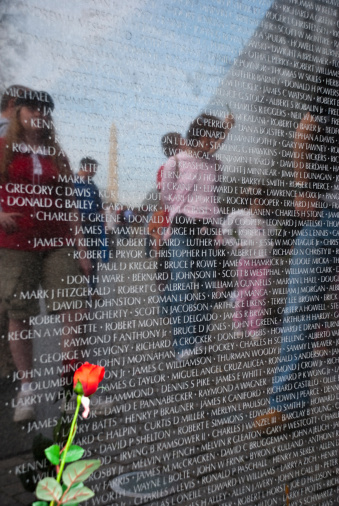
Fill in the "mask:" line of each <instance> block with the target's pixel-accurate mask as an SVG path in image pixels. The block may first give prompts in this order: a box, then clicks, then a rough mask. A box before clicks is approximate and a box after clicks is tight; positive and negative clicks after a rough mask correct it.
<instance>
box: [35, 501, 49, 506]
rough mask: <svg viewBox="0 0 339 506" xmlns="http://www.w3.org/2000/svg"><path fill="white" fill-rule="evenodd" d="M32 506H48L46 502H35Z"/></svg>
mask: <svg viewBox="0 0 339 506" xmlns="http://www.w3.org/2000/svg"><path fill="white" fill-rule="evenodd" d="M32 506H48V502H45V501H35V502H34V503H33V504H32Z"/></svg>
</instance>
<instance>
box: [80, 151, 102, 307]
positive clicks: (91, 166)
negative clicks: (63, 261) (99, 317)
mask: <svg viewBox="0 0 339 506" xmlns="http://www.w3.org/2000/svg"><path fill="white" fill-rule="evenodd" d="M97 170H98V162H97V161H96V160H94V159H93V158H90V157H86V158H82V160H81V161H80V169H79V171H78V174H77V175H78V176H79V179H77V181H76V182H75V183H74V187H75V194H76V197H77V200H78V209H79V212H80V213H81V221H82V227H83V234H84V236H85V239H86V246H87V248H88V250H89V251H91V255H90V256H91V263H92V273H91V276H90V287H91V289H92V291H93V290H95V288H96V285H97V274H98V259H99V258H100V259H101V260H103V261H106V260H107V256H108V245H107V238H106V234H105V228H104V226H103V224H102V223H101V222H100V220H97V219H94V217H96V218H98V215H101V214H103V209H102V200H101V197H100V194H99V190H98V187H97V186H96V184H95V183H94V182H93V178H94V176H95V175H96V173H97ZM90 217H91V218H90ZM92 298H94V299H95V298H99V296H98V295H97V294H95V293H94V294H93V295H92Z"/></svg>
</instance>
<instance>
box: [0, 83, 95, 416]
mask: <svg viewBox="0 0 339 506" xmlns="http://www.w3.org/2000/svg"><path fill="white" fill-rule="evenodd" d="M53 107H54V104H53V101H52V98H51V97H50V96H49V95H48V93H46V92H37V91H35V92H31V93H30V94H27V95H24V96H23V97H21V98H18V99H17V100H16V108H15V112H14V114H13V116H12V119H11V120H10V123H9V126H8V130H7V134H6V137H5V138H4V139H1V141H0V181H1V189H0V196H1V203H2V211H1V212H0V247H1V250H0V267H1V279H0V297H1V302H2V304H3V306H4V308H5V310H6V311H7V314H8V318H9V334H8V335H9V343H10V349H11V352H12V355H13V359H14V362H15V365H16V367H17V369H18V371H20V372H21V377H22V378H23V379H22V390H21V391H20V392H19V394H18V397H17V399H16V402H15V405H16V409H15V413H14V420H15V421H23V420H26V419H29V418H32V417H33V416H34V408H33V405H32V404H31V403H30V395H31V391H30V377H31V375H30V370H31V368H32V339H28V337H29V336H30V324H29V317H30V316H33V315H37V314H38V313H39V310H40V308H39V298H40V293H41V291H40V290H38V288H39V285H40V284H41V286H42V288H43V293H44V297H45V302H46V308H47V310H48V311H49V312H52V311H57V310H61V311H62V310H63V308H64V307H70V308H71V309H69V310H67V311H66V310H63V311H64V316H63V318H61V321H62V322H64V324H65V325H67V324H68V323H69V322H71V321H75V320H74V319H73V318H72V315H73V316H74V313H75V312H76V310H77V309H76V308H77V305H76V304H74V302H75V300H74V298H71V297H70V295H68V292H67V289H68V284H67V276H77V275H79V274H81V271H80V267H81V268H82V271H83V272H84V273H85V274H89V272H90V263H89V261H88V260H87V258H86V255H81V256H80V257H81V258H82V259H81V260H80V265H79V263H78V262H77V261H75V260H74V259H73V248H70V247H67V242H68V241H70V242H71V241H72V240H74V239H73V238H74V236H75V243H76V245H77V246H78V250H79V252H81V251H83V248H82V246H81V245H80V243H79V235H78V233H75V234H73V232H72V228H73V227H74V226H75V225H76V224H79V217H78V213H77V211H76V209H75V206H74V205H73V203H74V199H73V198H67V199H66V196H65V193H66V192H65V184H64V183H62V182H61V181H59V177H70V176H71V171H70V167H69V163H68V160H67V158H66V156H65V155H64V153H63V151H62V150H61V148H60V146H59V145H58V143H57V141H56V138H55V132H54V127H53V122H52V117H51V114H50V113H51V111H52V110H53ZM69 194H70V193H69V192H67V195H69ZM83 252H84V251H83ZM80 287H81V285H80ZM83 288H84V289H85V288H86V287H85V286H84V287H83ZM53 294H54V296H53ZM85 299H86V297H85V296H84V297H82V298H81V297H80V300H79V299H77V301H76V302H77V303H80V304H81V303H84V301H85ZM71 355H72V357H73V358H78V357H77V353H76V350H71V349H69V348H68V349H67V357H68V358H67V361H68V362H69V361H71Z"/></svg>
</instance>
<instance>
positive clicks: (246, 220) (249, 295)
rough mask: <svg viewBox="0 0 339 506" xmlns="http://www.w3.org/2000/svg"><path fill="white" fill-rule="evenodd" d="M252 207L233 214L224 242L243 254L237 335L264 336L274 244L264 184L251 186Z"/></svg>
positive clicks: (248, 197)
mask: <svg viewBox="0 0 339 506" xmlns="http://www.w3.org/2000/svg"><path fill="white" fill-rule="evenodd" d="M246 195H247V197H245V196H244V198H245V200H246V198H247V200H248V207H247V208H246V209H240V210H239V211H234V212H233V213H231V214H229V215H228V217H227V219H226V220H225V221H224V223H223V226H222V231H223V236H224V244H225V245H226V246H229V247H231V248H233V249H235V250H236V251H237V255H238V256H240V259H239V262H238V268H237V278H238V286H237V298H236V301H235V311H234V315H233V323H234V327H235V329H236V335H237V336H238V337H243V331H244V330H246V331H247V334H245V335H248V336H249V337H251V338H252V339H257V338H259V337H260V335H261V334H260V329H261V325H262V319H263V316H264V314H265V302H266V290H267V285H268V276H269V271H270V258H269V255H270V250H271V245H270V241H269V235H268V226H267V221H266V220H265V218H263V217H262V216H261V215H262V212H263V210H264V209H265V202H266V199H265V197H266V194H265V188H264V187H262V186H257V187H256V186H253V187H250V188H248V189H247V191H246Z"/></svg>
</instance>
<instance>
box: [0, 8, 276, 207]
mask: <svg viewBox="0 0 339 506" xmlns="http://www.w3.org/2000/svg"><path fill="white" fill-rule="evenodd" d="M271 3H272V1H271V0H261V1H259V0H247V1H236V2H234V1H233V0H223V1H220V0H211V1H206V0H175V1H172V0H161V1H155V0H124V2H118V1H110V0H91V1H81V0H75V1H74V0H73V1H72V2H68V1H67V2H66V1H65V0H62V1H60V0H59V2H55V1H54V0H30V2H23V1H21V0H12V1H11V2H9V3H7V2H5V3H4V4H3V6H2V7H0V8H1V11H2V13H3V12H6V15H7V18H6V19H7V26H6V28H7V32H8V40H10V39H12V40H15V41H16V43H15V44H13V45H12V47H10V48H9V50H8V53H6V58H7V59H8V60H9V61H10V66H9V69H8V72H7V74H6V73H5V78H4V81H5V82H3V83H2V85H3V87H6V86H8V85H9V84H12V83H13V82H16V83H22V84H25V85H28V86H31V87H34V88H40V89H45V90H47V91H49V92H50V93H51V94H52V96H53V97H54V98H55V103H56V109H55V121H56V126H57V132H58V133H59V137H60V141H61V143H62V146H63V147H64V149H65V151H66V152H67V154H68V156H69V158H70V160H71V163H72V166H73V168H74V169H75V168H76V167H77V165H78V162H79V160H80V158H81V157H82V156H85V155H91V156H94V157H95V158H97V159H98V161H99V162H100V163H101V170H100V173H99V174H98V177H97V181H98V184H99V186H101V187H105V186H106V184H107V166H108V153H109V130H110V126H111V124H112V122H114V124H115V125H116V128H117V132H118V164H119V190H120V195H119V197H120V200H121V201H123V202H127V203H129V204H137V203H140V202H141V201H142V200H143V198H144V196H145V194H146V193H147V191H148V190H149V189H150V188H151V187H152V186H154V181H155V174H156V171H157V169H158V167H159V165H160V164H161V163H162V162H163V159H164V157H163V154H162V152H161V148H160V139H161V137H162V135H163V134H164V133H166V132H168V131H173V130H176V131H179V132H181V133H182V134H184V133H185V132H186V129H187V127H188V124H189V123H190V121H191V120H192V119H193V118H194V117H196V116H197V115H198V114H199V113H200V111H201V110H202V109H203V108H204V107H206V106H207V104H208V102H209V101H210V98H211V96H212V95H213V94H214V92H215V90H216V88H217V87H218V85H219V84H220V82H221V81H222V79H223V78H224V77H225V74H226V73H227V71H228V69H229V68H230V66H231V65H232V63H233V62H234V60H235V59H236V58H237V56H238V55H239V54H240V53H241V51H242V49H243V48H244V46H245V45H246V43H247V42H248V40H249V38H250V37H251V36H252V35H253V33H254V31H255V29H256V28H257V27H258V24H259V23H260V20H261V19H262V18H263V16H264V14H265V12H266V10H267V9H268V8H269V6H270V5H271Z"/></svg>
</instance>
